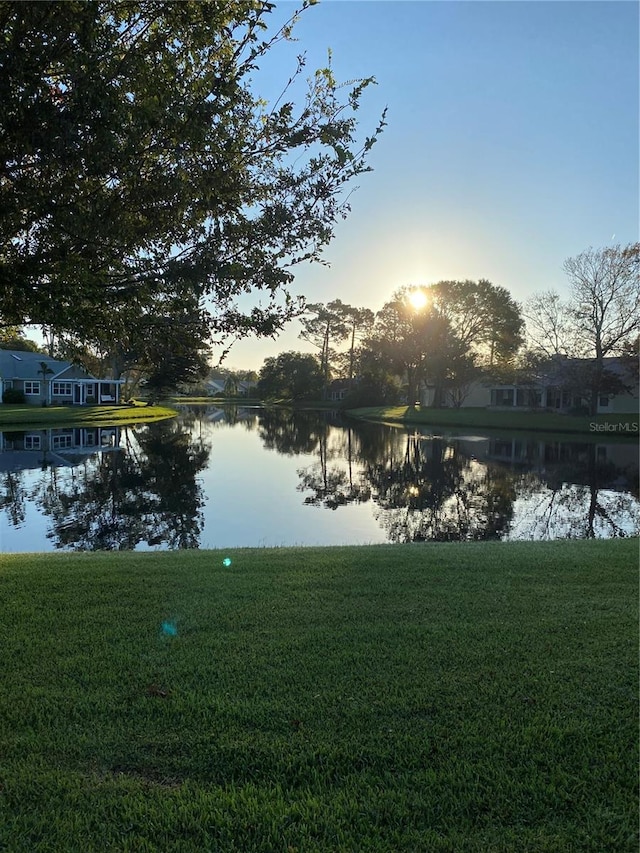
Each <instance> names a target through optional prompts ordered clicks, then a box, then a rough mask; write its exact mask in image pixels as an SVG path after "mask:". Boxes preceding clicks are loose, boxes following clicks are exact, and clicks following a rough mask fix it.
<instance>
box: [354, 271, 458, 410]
mask: <svg viewBox="0 0 640 853" xmlns="http://www.w3.org/2000/svg"><path fill="white" fill-rule="evenodd" d="M421 290H422V289H421V288H407V287H405V288H400V289H399V290H398V291H396V292H395V293H394V295H393V298H392V299H391V300H390V301H389V302H387V303H386V304H385V305H383V307H382V308H381V310H380V311H378V313H377V315H376V320H375V325H374V328H373V333H372V335H371V337H370V338H369V339H368V340H367V344H366V345H367V347H368V348H369V349H371V350H373V351H377V352H378V353H379V354H380V356H381V358H382V361H383V363H386V364H387V365H388V366H389V368H391V370H392V371H393V372H394V373H396V375H398V376H400V377H402V378H404V380H405V381H406V383H407V401H408V403H409V404H410V405H413V404H414V402H415V401H416V400H417V399H418V393H419V390H420V383H421V382H423V381H425V380H427V379H431V380H435V381H436V383H437V384H438V387H442V386H443V384H444V378H445V375H448V374H449V372H450V371H451V369H452V368H453V367H454V364H455V361H456V359H457V358H458V357H460V356H461V355H463V354H464V348H463V347H462V345H461V344H460V342H459V340H458V339H457V338H456V336H455V335H454V333H453V331H452V328H451V323H450V321H449V320H448V319H447V318H446V317H445V316H443V314H441V313H440V312H439V311H438V310H437V309H436V308H435V307H434V305H433V304H430V303H429V302H427V303H425V304H423V305H420V304H419V302H416V301H415V300H414V299H413V298H412V297H413V295H414V294H415V292H416V291H421ZM440 402H441V401H440V400H437V401H436V403H435V404H436V405H440Z"/></svg>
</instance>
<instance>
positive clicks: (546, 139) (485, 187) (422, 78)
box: [226, 0, 639, 369]
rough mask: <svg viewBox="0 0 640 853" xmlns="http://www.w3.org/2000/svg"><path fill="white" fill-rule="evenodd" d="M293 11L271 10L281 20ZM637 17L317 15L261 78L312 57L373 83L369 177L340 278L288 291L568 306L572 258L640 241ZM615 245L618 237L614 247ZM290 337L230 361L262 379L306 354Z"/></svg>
mask: <svg viewBox="0 0 640 853" xmlns="http://www.w3.org/2000/svg"><path fill="white" fill-rule="evenodd" d="M294 9H295V4H293V3H290V2H282V3H278V4H277V8H276V11H275V12H274V13H273V14H272V16H271V19H272V20H273V21H274V23H275V22H276V21H277V20H281V19H283V18H284V17H285V16H286V15H287V14H288V13H290V12H292V11H293V10H294ZM638 9H639V7H638V4H637V3H635V2H626V0H622V2H616V0H607V2H590V0H587V2H583V1H582V0H567V2H562V0H547V2H543V0H537V1H536V2H529V0H511V2H500V0H498V2H490V1H489V0H487V2H485V0H466V2H464V1H463V0H439V2H404V0H393V1H391V0H378V2H376V0H323V2H320V3H318V4H317V5H316V6H313V7H312V8H310V9H308V10H307V11H305V12H304V13H303V14H302V16H301V18H300V21H299V23H298V24H297V26H296V28H295V31H294V34H295V35H296V37H297V39H298V41H297V42H296V43H295V44H291V45H288V44H285V45H281V46H280V47H279V48H278V49H277V51H276V52H275V53H273V54H272V55H271V56H270V57H269V59H268V61H265V63H264V67H263V68H262V69H261V70H260V71H259V72H256V73H255V75H254V83H255V91H256V93H263V92H264V93H265V95H267V96H269V95H271V93H275V92H276V91H277V92H278V93H279V91H280V88H281V86H280V85H279V84H280V83H281V82H282V83H284V82H285V81H286V79H287V78H288V76H289V74H290V73H291V71H292V70H293V69H294V67H295V56H296V55H297V54H298V53H301V52H306V56H307V66H306V69H305V72H308V74H309V75H310V74H311V73H312V72H313V70H315V68H317V67H320V66H322V65H324V64H326V58H327V48H331V50H332V51H333V58H332V66H333V69H334V72H335V75H336V77H337V78H338V80H350V79H352V78H354V77H366V76H369V75H374V76H375V77H376V80H377V86H376V87H375V88H370V89H369V90H367V92H366V93H365V96H364V101H363V105H362V108H361V110H360V113H359V116H360V121H361V125H362V128H363V130H364V131H366V132H371V131H372V130H373V128H374V127H375V125H376V123H377V120H378V117H379V115H380V113H381V111H382V109H383V108H384V107H385V106H387V107H388V116H387V121H388V127H387V128H386V130H385V132H384V134H383V135H382V136H381V137H380V140H379V142H378V143H377V145H376V146H375V147H374V150H373V152H372V156H371V159H370V164H371V166H372V167H373V168H374V171H373V172H371V173H369V174H366V175H363V176H362V177H361V179H359V181H358V185H359V189H358V191H357V192H356V193H355V194H354V195H353V196H352V198H351V202H352V212H351V215H350V217H349V219H348V220H346V221H344V222H340V223H339V224H338V225H337V228H336V232H335V238H334V240H333V242H332V243H331V244H330V245H329V247H328V249H327V251H326V255H325V257H326V259H327V260H328V261H329V262H330V263H331V266H330V267H329V268H327V267H322V266H307V267H304V268H299V269H298V273H297V276H296V283H295V286H294V292H295V293H302V294H304V295H305V296H306V297H307V299H308V300H309V301H320V302H328V301H330V300H332V299H336V298H339V299H342V300H343V301H344V302H349V303H351V304H353V305H358V306H363V307H368V308H371V309H373V310H374V311H376V310H378V309H379V308H381V307H382V305H383V303H384V302H385V301H386V300H387V299H388V298H389V297H390V295H391V293H392V292H393V290H395V289H396V288H397V287H399V286H402V285H408V284H429V283H433V282H436V281H439V280H442V279H464V278H470V279H473V280H477V279H479V278H487V279H489V280H490V281H492V282H493V283H494V284H496V285H501V286H503V287H506V288H508V289H509V290H510V291H511V293H512V294H513V296H514V298H515V299H517V300H519V301H521V302H522V301H524V300H526V299H527V298H528V297H529V296H530V295H531V294H533V293H535V292H536V291H540V290H546V289H549V288H555V289H557V290H559V291H560V292H563V290H565V288H566V281H565V277H564V274H563V272H562V263H563V261H564V259H565V258H567V257H569V256H572V255H575V254H578V253H579V252H581V251H582V250H583V249H586V248H587V247H589V246H594V247H603V246H606V245H611V244H612V243H623V244H624V243H629V242H632V241H635V240H637V239H638V235H639V175H638V162H639V132H638V108H639V93H638V74H639V57H638V53H639V50H638V44H639V14H638ZM614 235H615V236H614ZM298 332H299V325H298V323H295V322H294V323H292V324H291V326H290V327H289V328H288V330H287V331H286V332H285V333H284V334H282V335H281V336H280V337H279V338H278V340H276V341H272V340H270V339H266V340H252V341H243V342H240V343H238V344H236V346H235V347H234V349H233V350H232V352H231V355H230V356H229V358H228V359H227V362H226V364H227V365H229V366H232V367H244V368H255V369H259V368H260V366H261V365H262V362H263V360H264V358H266V357H267V356H270V355H276V354H277V353H278V352H282V351H284V350H288V349H300V350H310V349H311V348H310V347H309V345H307V344H305V343H304V342H303V341H300V340H298V338H297V334H298Z"/></svg>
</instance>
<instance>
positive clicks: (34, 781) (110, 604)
mask: <svg viewBox="0 0 640 853" xmlns="http://www.w3.org/2000/svg"><path fill="white" fill-rule="evenodd" d="M226 556H229V557H230V558H231V560H232V562H231V565H230V566H225V565H223V558H224V557H226ZM637 561H638V542H637V540H617V541H612V542H602V541H595V542H594V541H590V542H555V543H535V544H531V543H514V544H505V543H468V544H459V543H455V544H426V545H410V546H377V547H360V548H358V547H353V548H317V549H263V550H259V549H256V550H238V551H235V552H228V553H227V552H216V551H209V552H206V551H202V552H200V551H187V552H185V551H183V552H177V553H176V552H164V553H152V554H149V553H148V554H138V553H99V554H75V555H65V554H44V555H43V554H40V555H10V556H9V555H5V556H3V557H0V599H1V600H2V614H3V615H2V620H0V656H1V671H2V689H1V690H0V721H1V722H0V756H1V757H0V850H6V851H9V853H20V852H21V851H24V853H38V851H64V853H75V851H78V853H91V851H96V853H102V851H118V853H122V851H158V852H159V853H171V851H185V853H187V851H221V853H227V851H240V852H241V853H250V851H265V853H267V852H268V853H280V851H282V853H289V851H299V853H313V851H356V853H359V851H387V852H388V853H398V852H399V851H411V853H419V851H425V853H431V851H451V853H498V851H504V853H516V851H517V853H527V851H530V853H534V851H535V852H536V853H538V851H547V852H548V853H559V851H570V853H578V851H592V853H606V851H612V853H626V851H628V852H629V853H636V851H637V849H638V837H637V826H638V819H637V768H638V714H637V693H638V672H637V669H638V666H637V665H638V656H637V643H638V621H637V609H638V608H637V599H638V595H637V590H638V587H637Z"/></svg>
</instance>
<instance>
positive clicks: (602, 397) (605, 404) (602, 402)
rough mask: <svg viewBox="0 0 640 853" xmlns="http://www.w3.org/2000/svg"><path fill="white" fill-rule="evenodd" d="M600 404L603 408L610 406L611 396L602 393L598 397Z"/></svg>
mask: <svg viewBox="0 0 640 853" xmlns="http://www.w3.org/2000/svg"><path fill="white" fill-rule="evenodd" d="M598 405H599V406H602V408H603V409H608V408H609V397H608V396H607V395H606V394H600V396H599V397H598Z"/></svg>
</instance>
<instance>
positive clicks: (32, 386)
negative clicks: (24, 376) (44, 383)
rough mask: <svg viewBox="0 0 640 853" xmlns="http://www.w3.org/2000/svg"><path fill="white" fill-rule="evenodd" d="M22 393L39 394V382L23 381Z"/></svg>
mask: <svg viewBox="0 0 640 853" xmlns="http://www.w3.org/2000/svg"><path fill="white" fill-rule="evenodd" d="M24 393H25V394H32V395H33V394H39V393H40V383H39V382H29V381H27V382H25V383H24Z"/></svg>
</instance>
